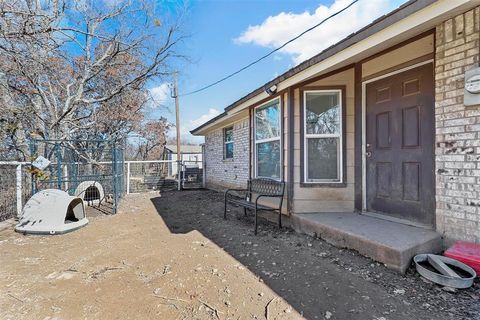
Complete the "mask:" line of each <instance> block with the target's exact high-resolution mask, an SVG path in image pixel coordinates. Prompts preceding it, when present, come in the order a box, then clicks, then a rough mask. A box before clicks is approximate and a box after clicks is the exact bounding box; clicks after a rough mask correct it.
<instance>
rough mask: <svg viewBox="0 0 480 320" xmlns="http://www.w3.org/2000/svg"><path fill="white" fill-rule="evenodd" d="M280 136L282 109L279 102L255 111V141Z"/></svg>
mask: <svg viewBox="0 0 480 320" xmlns="http://www.w3.org/2000/svg"><path fill="white" fill-rule="evenodd" d="M279 136H280V108H279V105H278V102H275V103H274V104H270V105H267V106H265V107H261V108H258V109H256V110H255V139H256V140H264V139H271V138H275V137H279Z"/></svg>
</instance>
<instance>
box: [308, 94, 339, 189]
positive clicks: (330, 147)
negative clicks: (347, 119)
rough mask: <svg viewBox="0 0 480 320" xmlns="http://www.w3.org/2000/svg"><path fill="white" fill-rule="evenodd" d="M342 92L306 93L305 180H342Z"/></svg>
mask: <svg viewBox="0 0 480 320" xmlns="http://www.w3.org/2000/svg"><path fill="white" fill-rule="evenodd" d="M341 100H342V99H341V91H340V90H332V91H326V90H323V91H321V90H319V91H308V92H306V93H305V102H304V115H305V124H304V125H305V128H304V133H305V137H304V139H305V151H304V152H305V163H304V166H305V171H304V174H305V181H307V182H341V181H342V177H341V175H342V167H341V166H342V163H343V162H342V161H343V160H342V157H343V155H342V150H341V149H342V106H341Z"/></svg>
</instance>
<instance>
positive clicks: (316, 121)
mask: <svg viewBox="0 0 480 320" xmlns="http://www.w3.org/2000/svg"><path fill="white" fill-rule="evenodd" d="M339 98H340V97H339V93H338V92H308V93H307V94H306V99H305V100H306V101H305V103H306V104H305V105H306V108H305V109H306V112H305V117H306V118H305V122H306V126H307V128H306V133H307V134H334V133H339V132H340V117H339V110H340V106H339V100H340V99H339Z"/></svg>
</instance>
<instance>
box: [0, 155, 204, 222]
mask: <svg viewBox="0 0 480 320" xmlns="http://www.w3.org/2000/svg"><path fill="white" fill-rule="evenodd" d="M52 160H54V159H52ZM63 160H65V159H63ZM115 165H116V168H115V170H114V168H112V166H115ZM45 172H46V173H47V174H48V176H49V177H50V178H49V179H45V180H41V179H39V178H38V177H37V176H35V175H34V174H33V173H32V166H31V163H28V162H15V161H4V162H0V221H4V220H7V219H9V218H15V217H20V215H21V212H22V208H23V206H24V205H25V203H26V201H28V199H29V198H30V197H31V196H32V194H33V193H34V192H36V191H39V190H42V189H48V188H53V189H60V190H64V191H67V192H68V193H70V194H75V193H78V190H77V189H79V188H81V189H82V190H81V193H83V198H84V200H86V201H87V202H88V201H92V200H95V199H97V198H98V197H100V195H99V194H97V193H96V192H97V191H95V190H93V188H92V184H89V182H90V181H93V182H97V183H99V184H101V185H102V187H103V190H102V191H103V193H104V195H105V196H107V197H108V196H109V195H111V194H112V192H113V191H114V190H113V189H114V188H116V189H117V192H118V193H119V195H120V194H123V193H127V194H128V193H143V192H152V191H157V192H158V191H160V192H161V191H169V190H179V189H197V188H203V187H204V173H205V172H204V170H203V163H202V161H179V162H177V161H175V160H158V161H125V162H123V161H117V162H112V161H110V162H98V163H95V165H87V164H85V163H81V162H79V161H63V162H62V164H61V165H60V164H58V163H57V162H52V164H51V165H50V167H49V169H48V170H45ZM82 183H83V185H82ZM179 183H180V186H181V188H179V187H178V186H179ZM116 184H117V185H116ZM111 200H112V199H111ZM104 205H105V204H104Z"/></svg>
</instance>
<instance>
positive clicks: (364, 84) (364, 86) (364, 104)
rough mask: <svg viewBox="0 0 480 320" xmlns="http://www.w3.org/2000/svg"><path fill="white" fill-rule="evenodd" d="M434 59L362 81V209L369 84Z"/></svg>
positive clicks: (365, 198) (364, 186) (365, 168)
mask: <svg viewBox="0 0 480 320" xmlns="http://www.w3.org/2000/svg"><path fill="white" fill-rule="evenodd" d="M433 62H434V59H429V60H426V61H422V62H419V63H416V64H413V65H411V66H408V67H405V68H402V69H399V70H395V71H392V72H389V73H387V74H384V75H381V76H378V77H376V78H373V79H369V80H366V81H362V211H363V212H366V211H367V156H366V151H367V146H366V143H367V116H366V111H367V95H366V94H367V84H369V83H372V82H375V81H377V80H380V79H383V78H388V77H390V76H393V75H396V74H398V73H402V72H405V71H408V70H411V69H415V68H418V67H421V66H423V65H426V64H429V63H433Z"/></svg>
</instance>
